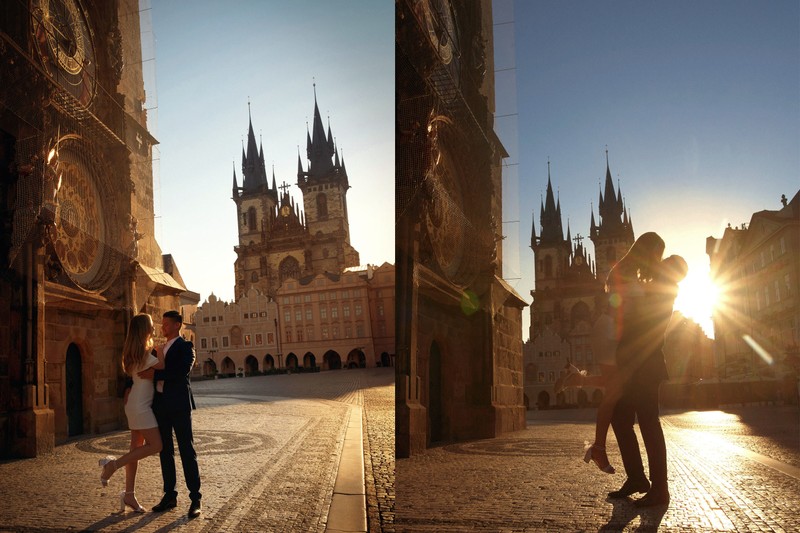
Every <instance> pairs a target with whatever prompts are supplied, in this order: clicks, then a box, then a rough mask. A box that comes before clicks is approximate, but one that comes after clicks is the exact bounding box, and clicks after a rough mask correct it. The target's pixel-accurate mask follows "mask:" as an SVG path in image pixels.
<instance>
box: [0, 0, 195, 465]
mask: <svg viewBox="0 0 800 533" xmlns="http://www.w3.org/2000/svg"><path fill="white" fill-rule="evenodd" d="M61 7H63V9H64V12H61V14H62V15H64V14H66V16H55V15H54V14H52V13H50V10H51V9H52V5H51V3H49V2H44V1H41V0H33V1H31V2H21V3H19V2H17V3H11V4H8V5H4V7H3V10H2V13H0V55H2V57H3V60H2V62H0V79H2V80H3V83H2V84H1V85H0V174H1V175H0V178H1V179H0V199H2V202H0V204H2V206H1V207H0V222H2V224H1V225H2V228H3V229H2V237H1V238H0V294H2V295H3V298H2V300H0V301H1V302H2V303H0V322H2V323H3V324H4V325H6V324H8V325H9V326H7V327H3V328H0V456H3V457H6V456H35V455H37V454H40V453H47V452H50V451H52V450H53V448H54V445H55V443H59V442H63V441H64V440H66V439H67V438H68V437H73V436H76V435H80V434H83V433H95V432H102V431H108V430H110V429H114V428H119V427H123V426H124V423H125V422H124V420H125V417H124V413H123V410H122V401H121V395H122V383H123V375H122V370H121V365H120V352H121V350H122V343H123V340H124V337H125V332H126V327H127V323H128V321H129V320H130V317H131V316H132V315H133V314H135V313H137V312H149V313H152V314H154V315H158V316H160V313H162V312H163V311H166V310H167V309H172V308H177V307H178V304H179V296H178V295H179V294H181V293H183V292H184V291H185V287H183V285H182V284H181V283H179V282H178V281H176V280H175V279H174V278H172V277H171V276H170V275H169V274H168V273H166V272H165V264H164V260H163V257H162V252H161V249H160V247H159V246H158V243H157V242H156V240H155V238H154V231H153V228H154V216H153V186H152V146H153V144H155V143H156V140H155V139H154V138H153V137H152V136H151V135H150V134H149V133H148V131H147V116H146V111H145V109H144V105H143V101H144V98H145V94H144V83H143V75H142V68H141V65H142V58H141V43H140V26H139V6H138V3H137V2H136V1H134V0H118V1H109V2H101V3H89V4H87V3H86V2H79V1H77V0H64V2H63V5H62V6H61ZM45 20H49V21H50V22H49V23H45V22H44V21H45ZM55 31H59V32H60V34H61V35H68V36H70V39H72V40H67V41H65V40H63V39H61V38H59V37H57V36H56V33H55Z"/></svg>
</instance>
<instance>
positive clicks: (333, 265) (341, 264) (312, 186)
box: [233, 91, 359, 300]
mask: <svg viewBox="0 0 800 533" xmlns="http://www.w3.org/2000/svg"><path fill="white" fill-rule="evenodd" d="M306 155H307V159H308V161H307V170H304V169H303V161H302V159H301V157H300V154H299V153H298V154H297V186H298V187H299V188H300V191H301V192H302V194H303V205H302V208H301V206H300V205H298V204H296V203H295V202H294V200H293V199H292V197H291V196H290V195H289V192H288V189H289V185H287V184H286V183H285V182H284V183H283V184H282V185H281V186H277V185H276V181H275V172H274V169H273V172H272V180H271V184H270V183H269V181H268V180H267V170H266V166H265V164H264V150H263V146H257V145H256V139H255V134H254V133H253V121H252V118H251V119H250V124H249V129H248V133H247V149H246V151H245V148H244V147H242V184H241V186H239V184H238V181H237V177H236V170H235V169H234V172H233V201H234V202H236V214H237V218H238V231H239V244H238V246H236V247H235V248H234V250H235V251H236V255H237V259H236V263H235V271H236V286H235V290H234V294H235V298H236V300H238V299H239V298H240V297H241V296H243V295H245V294H247V292H248V291H249V290H250V289H251V288H256V289H258V290H259V291H260V292H261V293H262V294H266V295H267V296H269V297H271V298H274V297H275V293H276V291H277V290H278V288H279V287H280V285H281V283H282V282H283V281H284V280H286V279H289V278H295V279H299V278H301V277H306V276H308V275H316V274H322V273H325V272H329V273H341V272H342V271H344V269H345V268H348V267H352V266H357V265H358V262H359V257H358V252H357V251H356V250H355V249H354V248H353V247H352V246H351V245H350V227H349V222H348V214H347V189H349V188H350V185H349V183H348V179H347V170H346V168H345V163H344V158H342V157H340V155H339V150H338V149H337V147H336V145H335V143H334V140H333V135H332V133H331V128H330V124H328V130H327V133H326V131H325V127H324V126H323V125H322V118H321V117H320V114H319V107H318V105H317V97H316V91H315V93H314V121H313V126H312V131H311V132H307V134H306Z"/></svg>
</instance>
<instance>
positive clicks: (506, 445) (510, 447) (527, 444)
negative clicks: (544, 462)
mask: <svg viewBox="0 0 800 533" xmlns="http://www.w3.org/2000/svg"><path fill="white" fill-rule="evenodd" d="M581 447H582V444H580V443H575V442H572V441H559V440H555V439H491V440H481V441H476V442H464V443H459V444H450V445H449V446H445V447H444V448H443V449H444V450H445V451H448V452H450V453H463V454H468V455H503V456H537V457H564V456H568V455H575V450H574V449H573V448H578V449H580V448H581Z"/></svg>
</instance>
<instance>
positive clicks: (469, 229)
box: [395, 0, 525, 457]
mask: <svg viewBox="0 0 800 533" xmlns="http://www.w3.org/2000/svg"><path fill="white" fill-rule="evenodd" d="M491 7H492V6H491V2H490V1H488V0H485V1H481V2H468V3H456V2H448V1H444V0H443V1H438V0H431V1H423V2H411V1H406V0H402V1H399V2H397V3H396V8H397V13H396V17H395V20H396V24H397V26H396V36H395V38H396V58H397V59H396V69H397V77H396V84H397V131H398V138H397V141H396V142H397V145H398V147H397V158H396V169H395V179H396V209H397V211H396V213H397V235H396V239H397V269H398V270H397V271H398V276H397V295H398V301H397V312H398V316H397V320H398V327H397V332H398V338H397V342H398V359H397V366H398V369H397V373H396V375H397V383H396V424H397V428H396V455H397V456H398V457H406V456H408V455H410V454H412V453H415V452H417V451H420V450H422V449H424V448H425V447H427V446H429V445H430V444H431V443H435V442H443V441H450V440H463V439H470V438H483V437H493V436H496V435H499V434H501V433H504V432H507V431H513V430H517V429H521V428H524V427H525V416H524V405H523V395H522V332H521V316H522V315H521V313H522V308H523V307H524V306H525V303H524V301H523V300H522V299H521V298H520V297H519V296H518V295H517V294H516V293H515V292H514V291H513V290H512V289H511V288H510V287H509V286H508V285H507V284H506V283H505V282H503V280H502V236H501V235H500V232H501V229H500V227H501V226H500V224H501V220H502V187H501V168H500V163H501V160H502V158H503V157H505V156H506V154H505V150H504V148H503V146H502V145H501V143H500V141H499V140H498V139H497V136H496V135H495V133H494V130H493V109H494V78H493V75H492V72H493V41H492V15H491V13H492V11H491ZM430 28H438V29H439V30H438V31H430V30H429V29H430Z"/></svg>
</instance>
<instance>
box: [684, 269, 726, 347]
mask: <svg viewBox="0 0 800 533" xmlns="http://www.w3.org/2000/svg"><path fill="white" fill-rule="evenodd" d="M678 288H679V290H678V297H677V298H676V299H675V310H676V311H680V312H681V313H682V314H683V315H684V316H686V317H688V318H691V319H692V320H694V321H695V322H697V323H698V324H700V326H701V327H702V328H703V330H704V331H705V332H706V335H708V336H709V337H713V332H714V328H713V326H712V323H711V313H712V311H713V310H714V306H716V305H717V303H718V302H719V295H720V291H719V288H718V287H717V286H716V285H715V284H714V282H713V281H711V278H710V277H709V273H708V271H702V270H691V269H690V270H689V273H688V274H687V276H686V279H684V280H683V281H682V282H681V283H680V284H678Z"/></svg>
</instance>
